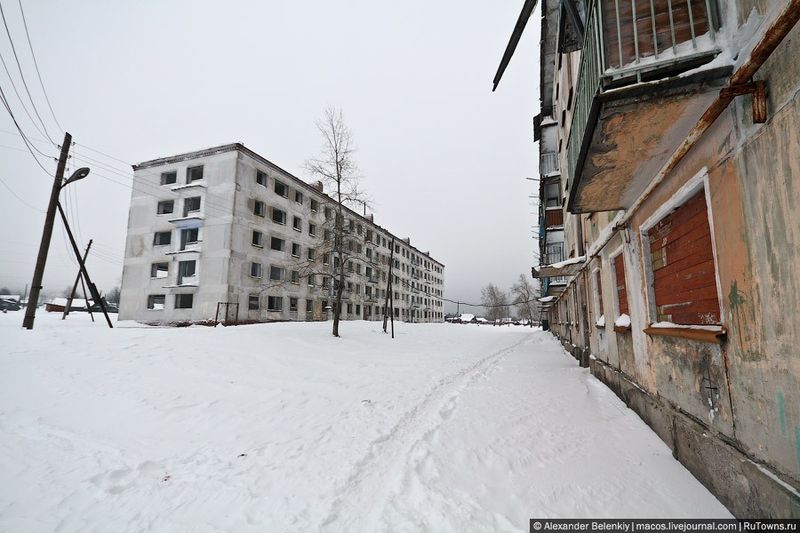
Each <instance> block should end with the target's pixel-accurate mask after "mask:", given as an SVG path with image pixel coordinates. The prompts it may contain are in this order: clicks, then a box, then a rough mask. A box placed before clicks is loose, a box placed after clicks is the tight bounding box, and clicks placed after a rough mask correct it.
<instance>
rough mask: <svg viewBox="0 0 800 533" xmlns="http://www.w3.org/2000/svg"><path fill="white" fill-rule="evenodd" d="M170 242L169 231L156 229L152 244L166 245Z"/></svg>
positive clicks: (170, 233) (170, 234) (170, 235)
mask: <svg viewBox="0 0 800 533" xmlns="http://www.w3.org/2000/svg"><path fill="white" fill-rule="evenodd" d="M170 242H172V232H171V231H157V232H156V233H155V235H153V246H166V245H168V244H169V243H170Z"/></svg>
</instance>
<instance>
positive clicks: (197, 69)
mask: <svg viewBox="0 0 800 533" xmlns="http://www.w3.org/2000/svg"><path fill="white" fill-rule="evenodd" d="M522 3H523V2H522V0H501V1H498V0H458V1H457V0H439V1H431V0H406V1H404V2H379V1H375V0H369V1H367V0H358V1H345V0H342V1H339V2H331V1H306V2H286V1H284V2H277V1H262V2H255V1H254V2H233V1H226V2H207V1H197V0H193V1H191V2H189V1H187V2H157V1H141V2H127V3H122V2H106V1H84V2H41V1H32V0H27V1H25V0H23V5H24V8H25V15H26V18H27V23H28V28H29V30H30V34H31V39H32V42H33V46H34V51H35V52H36V58H37V60H38V62H39V67H40V69H41V73H42V77H43V79H44V84H45V88H46V89H47V92H48V94H49V97H50V101H51V103H52V106H53V109H54V111H55V115H56V117H57V118H58V121H59V122H60V123H61V125H62V126H63V127H64V128H66V129H67V130H68V131H69V132H70V133H71V134H72V135H73V138H74V141H75V142H76V143H77V146H76V147H75V153H76V157H78V158H84V157H86V156H88V157H90V158H92V159H96V160H97V161H99V162H101V163H102V166H100V165H98V164H97V163H96V162H91V161H90V162H88V163H87V161H85V160H84V161H76V160H74V159H73V161H72V162H71V165H70V167H71V168H73V169H74V168H76V164H78V165H79V166H89V167H90V168H92V175H90V176H89V177H88V178H86V179H85V180H84V181H82V182H79V183H76V184H74V185H71V186H70V187H69V188H68V189H72V190H71V191H68V190H65V192H64V193H62V201H64V200H63V199H65V200H66V202H67V204H68V206H69V210H70V211H71V212H73V213H74V214H75V216H76V223H75V229H76V230H78V233H79V240H80V246H81V248H83V247H84V246H85V244H86V241H88V239H90V238H94V239H95V244H96V248H95V249H96V251H97V254H95V256H94V257H93V259H91V260H90V261H89V268H90V274H91V275H92V276H93V278H95V282H96V283H97V284H98V286H99V287H100V288H101V289H104V290H107V289H109V288H111V287H112V286H114V285H117V284H118V283H119V280H120V277H121V275H122V254H123V249H124V244H125V227H126V223H127V217H128V205H129V197H130V190H129V189H128V188H126V187H124V186H122V185H121V184H125V183H130V175H131V173H130V167H129V166H126V165H125V164H123V163H122V162H120V161H117V160H114V159H109V158H107V157H105V156H102V155H99V154H98V153H96V152H92V151H90V150H89V148H92V149H95V150H99V151H101V152H104V153H105V154H108V155H110V156H113V157H115V158H118V159H120V160H122V161H125V162H139V161H144V160H148V159H153V158H155V157H159V156H166V155H171V154H175V153H179V152H184V151H191V150H196V149H200V148H204V147H208V146H213V145H217V144H223V143H229V142H235V141H238V142H242V143H244V144H245V145H246V146H248V147H249V148H251V149H253V150H255V151H256V152H258V153H259V154H261V155H263V156H264V157H266V158H267V159H270V160H271V161H273V162H274V163H276V164H277V165H279V166H281V167H283V168H285V169H286V170H288V171H290V172H292V173H294V174H295V175H297V176H299V177H301V178H305V172H304V171H303V162H304V161H305V160H306V159H308V158H309V157H312V156H314V155H316V153H317V152H318V150H319V147H320V139H319V137H318V132H317V130H316V128H315V125H314V124H315V121H316V120H317V119H318V118H319V117H320V116H321V115H322V113H323V110H324V108H325V107H326V106H337V107H341V109H342V110H343V112H344V116H345V120H346V121H347V123H348V125H349V126H350V128H351V129H352V130H353V133H354V137H355V141H356V145H357V146H358V153H357V161H358V164H359V166H360V168H361V171H362V173H363V175H364V176H365V177H364V180H363V182H362V185H363V188H364V189H366V191H367V193H368V194H369V196H370V197H371V198H372V199H373V200H374V202H375V221H376V222H377V223H379V224H381V225H382V226H384V227H386V228H388V229H389V230H391V231H393V232H394V233H395V234H397V235H398V236H400V237H404V236H410V237H411V242H412V244H414V245H415V246H417V247H418V248H420V249H421V250H423V251H425V250H430V252H431V254H432V255H433V257H435V258H436V259H438V260H440V261H442V262H444V264H445V297H447V298H450V299H454V300H455V299H458V300H462V301H473V302H477V301H479V300H480V288H481V286H483V285H485V284H486V283H489V282H494V283H496V284H498V285H500V286H501V287H504V288H507V287H508V286H510V284H511V283H512V282H513V281H514V280H515V279H516V277H517V276H519V274H520V273H523V272H525V273H528V274H529V272H530V266H531V265H532V264H533V250H534V248H535V241H534V240H533V234H532V230H531V226H532V225H534V224H535V223H536V221H535V219H536V217H535V216H534V215H532V214H531V213H532V212H534V211H535V208H534V207H532V205H531V200H530V199H529V198H528V195H529V194H533V193H534V191H535V187H534V185H535V183H534V182H530V181H526V180H525V179H524V178H525V177H526V176H535V175H536V174H537V161H536V150H535V146H534V144H533V131H532V125H531V120H532V116H533V115H534V114H535V113H536V112H537V106H538V81H537V79H538V78H537V72H536V70H537V69H536V65H535V62H536V57H537V49H538V42H539V35H538V32H539V28H538V24H537V23H536V22H537V21H538V18H539V14H538V9H537V12H536V13H534V15H533V17H532V19H531V23H530V26H529V28H528V31H527V32H526V33H525V35H524V36H523V39H522V41H521V43H520V46H519V48H518V50H517V54H516V55H515V57H514V59H513V61H512V62H511V65H510V67H509V69H508V70H507V72H506V74H505V76H504V78H503V81H502V83H501V84H500V87H499V88H498V91H497V92H496V93H492V92H491V80H492V77H493V76H494V72H495V69H496V68H497V65H498V63H499V61H500V57H501V56H502V53H503V50H504V48H505V45H506V42H507V40H508V37H509V35H510V33H511V30H512V29H513V26H514V23H515V22H516V18H517V16H518V14H519V10H520V9H521V7H522ZM2 6H3V9H4V11H5V15H6V18H7V20H8V23H9V26H10V30H11V34H12V37H13V38H14V44H15V46H16V48H17V53H18V54H19V55H20V61H21V63H22V70H23V72H24V73H25V77H26V81H27V83H28V87H29V88H30V90H31V93H32V95H33V98H34V101H35V102H36V106H37V109H38V111H39V113H40V115H41V116H42V118H43V119H44V122H45V125H46V126H47V129H48V130H49V133H50V136H51V137H52V138H53V139H55V140H56V141H57V142H58V143H60V142H61V139H62V138H63V133H62V132H61V131H60V130H59V129H58V127H57V126H56V125H55V123H54V121H53V118H52V116H51V115H50V112H49V110H48V107H47V103H46V102H45V99H44V97H43V95H42V91H41V88H40V86H39V82H38V79H37V78H36V71H35V69H34V66H33V62H32V61H31V59H30V51H29V49H28V44H27V41H26V38H25V32H24V28H23V26H22V19H21V17H20V11H19V6H18V5H17V1H16V0H2ZM0 53H2V55H3V58H4V59H5V60H6V64H7V65H8V67H9V69H10V71H11V73H12V76H13V77H14V83H15V84H16V85H17V88H18V90H19V91H20V94H21V95H22V96H23V98H27V96H26V95H25V92H24V87H23V85H22V83H21V81H20V79H19V74H18V72H17V70H16V64H15V63H14V57H13V55H12V52H11V46H10V44H9V41H8V39H7V37H6V35H5V31H4V30H3V29H2V28H0ZM0 87H2V88H3V90H4V91H5V93H6V96H7V97H8V99H9V102H10V103H11V105H12V109H13V110H14V112H15V115H16V116H17V119H18V121H19V122H20V125H21V126H22V128H23V130H24V131H25V132H26V133H27V134H28V135H29V136H30V137H32V138H34V139H41V138H42V135H40V134H39V133H38V132H36V130H35V129H34V127H33V125H32V123H31V121H29V120H28V118H27V116H26V115H25V113H24V111H23V110H22V108H21V106H20V102H19V100H18V99H17V97H16V95H14V92H13V89H12V88H11V85H10V82H9V79H8V76H7V75H6V74H5V72H3V71H1V70H0ZM26 103H27V102H26ZM27 104H28V109H29V111H31V113H32V114H33V111H32V108H31V106H30V104H29V103H27ZM0 110H2V108H0ZM34 118H35V116H34ZM14 131H15V128H14V125H13V123H12V122H11V119H10V118H9V116H8V114H7V113H5V110H2V113H0V146H2V148H0V180H3V181H4V182H5V183H6V184H7V185H8V186H9V187H11V188H12V189H13V191H14V192H15V193H16V194H17V195H18V196H19V197H20V198H21V199H22V200H23V201H24V202H27V203H28V204H30V206H32V207H33V208H35V209H38V210H40V211H41V212H37V211H36V210H34V209H31V207H28V206H26V205H23V203H22V202H21V201H20V200H18V199H17V198H15V197H14V196H13V195H12V194H11V193H10V192H9V190H8V189H7V188H6V187H4V186H3V185H2V184H0V228H1V229H0V258H2V259H0V286H2V285H7V286H11V287H12V288H19V289H20V290H21V289H22V287H24V285H25V284H26V283H29V282H30V278H31V274H32V270H33V265H34V263H35V260H36V252H37V250H38V242H39V238H40V235H41V230H42V222H43V219H44V215H43V211H44V209H45V207H46V204H47V200H48V197H49V190H50V185H51V183H52V178H50V177H48V176H46V175H45V173H44V171H43V170H42V169H40V168H39V167H37V166H36V164H35V163H34V161H33V158H32V157H31V155H30V154H29V153H27V152H26V151H22V150H21V149H22V148H23V146H24V145H23V144H22V140H21V138H20V137H19V136H17V135H14V134H13V132H14ZM9 132H11V133H9ZM35 142H36V143H37V145H38V146H39V148H40V149H41V150H42V151H43V152H45V153H47V154H48V155H50V154H52V156H53V157H57V150H56V148H54V147H53V146H52V145H50V146H49V147H48V144H49V143H46V142H41V141H35ZM15 148H16V149H15ZM41 159H42V160H43V161H44V158H41ZM44 164H45V166H46V168H48V169H54V168H55V163H54V162H53V161H52V160H51V161H44ZM103 167H105V168H103ZM101 174H102V176H101ZM125 176H128V177H125ZM112 180H113V182H112ZM114 182H117V183H114ZM60 228H61V224H60V223H58V224H57V226H56V230H55V233H54V235H53V241H52V247H51V254H50V259H49V261H48V265H47V271H46V275H45V283H44V285H45V287H44V290H45V291H55V292H60V291H61V290H63V289H64V288H65V287H66V286H67V285H69V284H71V282H72V280H73V279H74V276H75V274H76V268H77V267H76V266H75V264H74V263H73V261H72V260H71V259H70V255H69V254H68V252H67V249H66V246H65V238H64V237H63V235H62V233H63V232H62V230H61V229H60ZM453 307H454V306H453ZM447 309H448V310H451V307H448V308H447ZM462 310H463V309H462Z"/></svg>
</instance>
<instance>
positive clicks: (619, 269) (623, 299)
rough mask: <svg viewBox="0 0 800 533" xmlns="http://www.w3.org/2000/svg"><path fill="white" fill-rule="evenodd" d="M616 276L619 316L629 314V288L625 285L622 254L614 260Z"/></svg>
mask: <svg viewBox="0 0 800 533" xmlns="http://www.w3.org/2000/svg"><path fill="white" fill-rule="evenodd" d="M614 275H615V279H616V283H617V301H618V302H619V314H620V315H627V314H629V313H628V288H627V287H626V285H625V260H624V259H623V258H622V254H619V255H618V256H617V257H615V258H614Z"/></svg>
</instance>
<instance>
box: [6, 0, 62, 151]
mask: <svg viewBox="0 0 800 533" xmlns="http://www.w3.org/2000/svg"><path fill="white" fill-rule="evenodd" d="M0 17H2V19H3V26H4V27H5V29H6V35H8V42H10V43H11V51H12V52H13V53H14V60H15V61H16V62H17V70H19V76H20V78H21V79H22V85H23V86H24V87H25V92H26V93H27V94H28V99H29V100H30V101H31V106H32V107H33V112H34V113H35V114H36V117H37V118H38V119H39V122H40V123H41V125H42V128H43V129H44V136H45V137H47V138H48V139H50V142H51V143H53V144H54V145H55V144H56V143H55V141H54V140H53V138H52V137H50V133H49V132H48V131H47V126H45V123H44V121H43V120H42V117H41V115H40V114H39V110H38V109H37V108H36V103H35V102H34V101H33V96H31V91H30V89H29V88H28V82H26V81H25V74H23V73H22V65H21V64H20V62H19V56H18V55H17V47H16V46H14V39H13V38H12V37H11V31H10V30H9V29H8V22H7V21H6V14H5V11H3V2H2V1H0ZM3 65H4V66H5V62H3Z"/></svg>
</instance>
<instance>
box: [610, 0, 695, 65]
mask: <svg viewBox="0 0 800 533" xmlns="http://www.w3.org/2000/svg"><path fill="white" fill-rule="evenodd" d="M601 5H602V13H603V35H604V37H605V39H604V41H605V43H604V44H605V56H606V62H607V64H608V65H607V66H608V67H610V68H622V67H624V66H625V65H628V64H630V63H632V62H633V61H635V59H636V47H635V45H634V35H633V34H634V32H633V26H634V18H635V20H636V34H637V37H638V44H639V57H645V56H652V55H654V53H655V47H654V46H653V29H654V26H655V34H656V39H655V44H656V46H657V47H658V53H659V54H663V53H665V52H669V53H672V44H673V43H672V31H671V30H670V18H671V19H672V21H673V24H674V27H675V44H676V45H679V44H681V43H687V42H691V40H692V28H694V35H695V36H696V37H699V36H701V35H703V34H705V33H707V32H708V29H709V28H708V26H709V25H708V22H709V20H708V15H707V12H706V3H705V2H704V1H703V0H690V1H683V0H681V1H676V0H673V1H672V2H669V1H668V0H652V8H653V12H654V13H655V24H654V23H653V20H654V19H653V16H652V14H651V9H650V2H638V3H632V2H628V1H625V0H618V1H615V0H601ZM633 6H636V15H635V17H634V12H633ZM689 6H691V17H690V16H689ZM617 8H619V19H618V18H617ZM670 8H671V11H672V13H671V15H672V16H671V17H670ZM618 20H619V36H620V37H621V41H622V59H621V60H620V54H619V42H620V39H619V38H618V32H617V30H618V28H617V21H618ZM684 46H685V45H684Z"/></svg>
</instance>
